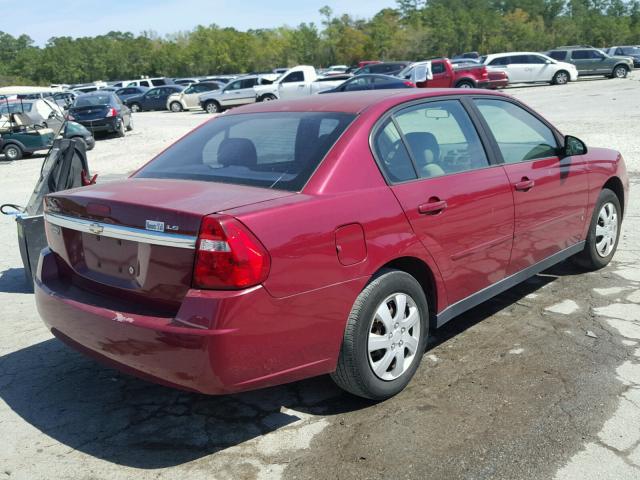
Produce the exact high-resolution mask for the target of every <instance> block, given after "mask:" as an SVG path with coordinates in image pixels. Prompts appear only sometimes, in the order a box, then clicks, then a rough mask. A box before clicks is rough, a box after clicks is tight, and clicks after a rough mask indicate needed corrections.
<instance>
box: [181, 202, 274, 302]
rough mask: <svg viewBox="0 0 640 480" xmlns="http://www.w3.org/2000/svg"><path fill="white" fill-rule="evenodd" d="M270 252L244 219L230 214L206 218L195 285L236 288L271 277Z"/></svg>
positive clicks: (197, 250)
mask: <svg viewBox="0 0 640 480" xmlns="http://www.w3.org/2000/svg"><path fill="white" fill-rule="evenodd" d="M270 266H271V259H270V258H269V252H267V250H266V249H265V247H264V246H263V245H262V244H261V243H260V241H259V240H258V239H257V238H256V237H255V236H254V235H253V233H251V232H250V231H249V229H248V228H247V227H245V226H244V225H243V224H242V223H240V222H239V221H238V220H236V219H235V218H233V217H229V216H226V215H208V216H206V217H204V218H203V219H202V223H201V225H200V234H199V235H198V242H197V245H196V263H195V267H194V270H193V287H194V288H206V289H221V290H232V289H240V288H247V287H253V286H254V285H258V284H260V283H262V282H264V280H265V279H266V278H267V275H268V274H269V268H270Z"/></svg>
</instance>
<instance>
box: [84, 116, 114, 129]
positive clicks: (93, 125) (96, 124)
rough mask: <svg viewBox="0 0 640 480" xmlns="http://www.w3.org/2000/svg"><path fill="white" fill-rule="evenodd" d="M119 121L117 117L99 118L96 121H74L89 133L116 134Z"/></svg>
mask: <svg viewBox="0 0 640 480" xmlns="http://www.w3.org/2000/svg"><path fill="white" fill-rule="evenodd" d="M120 121H121V120H120V119H119V118H118V117H111V118H100V119H98V120H76V122H78V123H79V124H81V125H82V126H83V127H85V128H87V129H88V130H89V131H90V132H116V131H117V130H118V125H119V124H120Z"/></svg>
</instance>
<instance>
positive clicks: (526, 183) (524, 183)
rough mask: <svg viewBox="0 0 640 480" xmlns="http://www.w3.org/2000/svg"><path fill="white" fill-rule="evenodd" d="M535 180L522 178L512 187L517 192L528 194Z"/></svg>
mask: <svg viewBox="0 0 640 480" xmlns="http://www.w3.org/2000/svg"><path fill="white" fill-rule="evenodd" d="M535 184H536V182H535V180H529V179H528V178H527V177H522V180H520V181H519V182H517V183H515V184H514V185H513V186H514V187H515V189H516V190H517V191H518V192H528V191H529V190H531V189H532V188H533V187H534V186H535Z"/></svg>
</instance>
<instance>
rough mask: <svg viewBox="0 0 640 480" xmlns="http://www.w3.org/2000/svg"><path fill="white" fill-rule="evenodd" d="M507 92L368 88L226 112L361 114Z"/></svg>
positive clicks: (259, 104) (236, 113)
mask: <svg viewBox="0 0 640 480" xmlns="http://www.w3.org/2000/svg"><path fill="white" fill-rule="evenodd" d="M478 92H482V94H483V95H493V96H496V97H505V96H506V95H504V94H502V93H498V92H493V91H489V90H476V89H470V88H469V89H459V88H429V89H422V88H419V89H413V88H409V89H400V90H366V91H357V92H341V93H327V94H323V95H311V96H308V97H303V98H298V99H294V100H278V101H276V102H259V103H253V104H250V105H247V106H244V107H239V108H235V109H233V110H230V111H229V112H227V113H225V115H238V114H243V113H263V112H340V113H353V114H358V113H361V112H363V111H364V110H366V109H367V108H369V107H374V106H385V107H388V108H393V107H394V106H395V105H398V104H401V103H404V102H410V101H412V100H420V99H423V98H433V97H444V96H448V97H450V96H462V95H469V94H476V95H477V94H478Z"/></svg>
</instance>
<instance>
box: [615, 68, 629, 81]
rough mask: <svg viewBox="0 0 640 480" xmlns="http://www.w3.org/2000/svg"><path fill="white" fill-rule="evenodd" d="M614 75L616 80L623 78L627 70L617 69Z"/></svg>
mask: <svg viewBox="0 0 640 480" xmlns="http://www.w3.org/2000/svg"><path fill="white" fill-rule="evenodd" d="M614 74H615V76H616V78H625V77H626V76H627V69H626V68H624V67H618V68H616V71H615V72H614Z"/></svg>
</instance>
